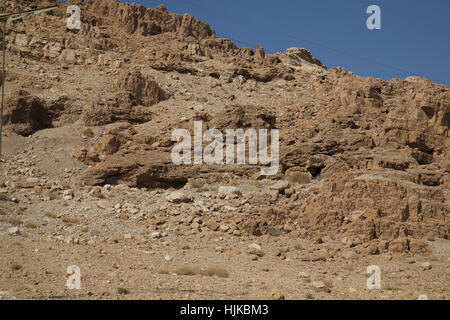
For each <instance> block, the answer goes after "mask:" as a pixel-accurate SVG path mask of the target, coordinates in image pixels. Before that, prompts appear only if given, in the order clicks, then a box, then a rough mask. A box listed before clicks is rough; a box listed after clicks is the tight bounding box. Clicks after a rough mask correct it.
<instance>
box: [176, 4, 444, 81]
mask: <svg viewBox="0 0 450 320" xmlns="http://www.w3.org/2000/svg"><path fill="white" fill-rule="evenodd" d="M180 1H183V2H186V3H189V4H191V5H193V6H196V7H198V8H200V9H202V10H205V11H209V12H211V13H213V14H216V15H219V16H226V17H227V18H229V19H233V20H235V21H238V22H241V23H244V24H248V25H251V26H253V27H255V28H259V29H262V30H266V31H270V32H273V33H276V34H279V35H284V36H285V37H288V38H291V39H294V40H297V41H301V42H305V43H309V44H311V45H313V46H317V47H321V48H324V49H327V50H330V51H334V52H336V53H338V54H341V55H346V56H349V57H351V58H354V59H359V60H362V61H365V62H369V63H373V64H377V65H379V66H382V67H384V68H387V69H392V70H396V71H398V72H402V73H405V74H408V75H415V76H422V77H425V78H430V77H429V76H426V75H424V74H420V73H417V72H412V71H409V70H406V69H404V68H399V67H396V66H393V65H390V64H387V63H384V62H380V61H377V60H373V59H370V58H366V57H363V56H359V55H356V54H354V53H351V52H348V51H345V50H341V49H336V48H333V47H330V46H328V45H325V44H322V43H320V42H317V41H312V40H308V39H305V38H300V37H298V36H296V35H293V34H290V33H287V32H285V31H284V30H279V29H276V28H272V27H267V26H264V25H260V24H258V23H254V22H252V21H249V20H245V19H242V18H239V17H235V16H232V15H229V14H227V13H224V12H221V11H217V10H213V9H210V8H206V7H204V6H202V5H200V4H198V3H196V2H193V1H189V0H180ZM230 39H231V38H230ZM231 40H232V39H231ZM233 41H234V40H233ZM239 42H242V43H244V42H243V41H239ZM436 80H437V81H439V82H442V83H443V84H446V85H447V82H446V81H442V80H440V79H436Z"/></svg>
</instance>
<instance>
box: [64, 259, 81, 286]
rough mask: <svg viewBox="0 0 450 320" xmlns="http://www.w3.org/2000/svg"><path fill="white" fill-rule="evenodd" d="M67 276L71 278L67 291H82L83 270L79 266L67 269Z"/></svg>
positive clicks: (68, 280) (68, 281) (67, 283)
mask: <svg viewBox="0 0 450 320" xmlns="http://www.w3.org/2000/svg"><path fill="white" fill-rule="evenodd" d="M67 274H68V275H69V278H67V282H66V287H67V289H70V290H73V289H76V290H80V289H81V270H80V267H78V266H75V265H73V266H68V267H67Z"/></svg>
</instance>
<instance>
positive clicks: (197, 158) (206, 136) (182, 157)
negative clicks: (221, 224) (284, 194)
mask: <svg viewBox="0 0 450 320" xmlns="http://www.w3.org/2000/svg"><path fill="white" fill-rule="evenodd" d="M279 138H280V132H279V130H278V129H271V130H270V139H269V140H270V155H269V152H268V151H269V150H268V145H269V142H268V130H267V129H260V130H259V131H258V132H256V130H255V129H247V130H244V129H227V130H226V132H225V141H224V136H223V134H222V132H220V131H219V130H218V129H209V130H206V131H205V132H204V133H203V122H202V121H194V145H193V153H194V156H193V157H192V138H191V134H190V132H189V131H188V130H186V129H176V130H174V131H173V132H172V141H174V142H178V143H177V144H176V145H175V146H174V148H173V149H172V153H171V157H172V161H173V163H174V164H176V165H182V164H185V165H190V164H194V165H201V164H203V163H205V164H207V165H214V164H217V165H221V164H227V165H234V164H238V165H244V164H246V158H247V157H246V155H247V150H246V146H247V141H248V146H249V150H248V164H250V165H257V164H258V163H259V164H261V165H263V166H267V165H269V167H261V174H262V175H265V176H270V175H275V174H277V173H278V169H279V164H280V156H279V153H280V141H279ZM180 139H181V141H180ZM203 141H206V142H211V143H210V144H209V145H208V146H206V147H205V149H204V150H203ZM224 144H225V157H224ZM235 151H236V152H235ZM192 158H193V159H192Z"/></svg>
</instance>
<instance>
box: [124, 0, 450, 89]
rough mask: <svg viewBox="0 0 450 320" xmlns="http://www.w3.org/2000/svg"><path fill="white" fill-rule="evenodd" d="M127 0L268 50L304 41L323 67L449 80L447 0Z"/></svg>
mask: <svg viewBox="0 0 450 320" xmlns="http://www.w3.org/2000/svg"><path fill="white" fill-rule="evenodd" d="M127 2H131V1H127ZM132 2H135V3H140V4H142V5H144V6H147V7H155V6H157V5H158V4H160V3H162V4H164V5H165V6H166V7H167V9H168V11H169V12H176V13H180V14H183V13H189V14H191V15H193V16H195V17H197V18H199V19H200V20H202V21H206V22H208V23H209V24H210V25H211V27H212V28H213V29H214V30H215V31H216V33H217V34H218V35H219V36H221V37H229V38H232V39H233V40H239V41H240V42H238V41H236V44H238V45H239V46H243V47H249V46H256V45H258V44H262V45H263V46H264V48H265V49H266V52H268V53H273V52H280V51H284V50H286V49H287V48H289V47H304V48H306V49H308V50H310V51H311V52H312V54H313V56H315V57H317V58H319V59H320V60H321V61H322V62H323V63H325V64H326V65H327V66H328V67H333V66H342V67H344V68H346V69H347V70H349V71H353V72H354V73H355V74H358V75H361V76H374V77H379V78H383V79H391V78H405V77H407V76H409V75H422V76H426V77H427V78H430V79H432V80H434V81H436V82H438V83H445V84H446V85H450V61H449V60H450V1H449V0H428V1H425V0H315V1H311V0H308V1H305V0H277V1H273V0H272V1H269V0H241V1H236V0H228V1H217V0H216V1H214V0H156V1H153V0H152V1H150V0H135V1H132ZM372 4H376V5H378V6H379V7H380V8H381V30H369V29H368V28H367V27H366V20H367V18H368V17H369V15H368V14H367V13H366V9H367V7H368V6H369V5H372ZM307 40H309V41H312V42H314V43H311V42H309V41H307ZM325 47H330V48H332V49H337V51H338V52H337V51H335V50H332V49H329V48H325ZM357 57H362V58H364V59H367V60H370V61H366V60H364V59H359V58H357ZM375 61H376V62H381V63H384V64H387V65H389V66H392V68H390V67H387V66H381V65H379V64H377V63H375ZM397 69H401V70H403V71H408V72H403V71H400V70H397Z"/></svg>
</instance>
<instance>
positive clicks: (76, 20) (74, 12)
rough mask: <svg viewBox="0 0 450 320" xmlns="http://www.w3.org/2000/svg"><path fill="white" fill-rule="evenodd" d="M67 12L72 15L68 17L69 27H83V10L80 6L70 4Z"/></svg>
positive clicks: (70, 28) (71, 28)
mask: <svg viewBox="0 0 450 320" xmlns="http://www.w3.org/2000/svg"><path fill="white" fill-rule="evenodd" d="M67 14H70V17H68V18H67V29H69V30H80V29H81V10H80V7H79V6H76V5H70V6H68V7H67Z"/></svg>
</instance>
